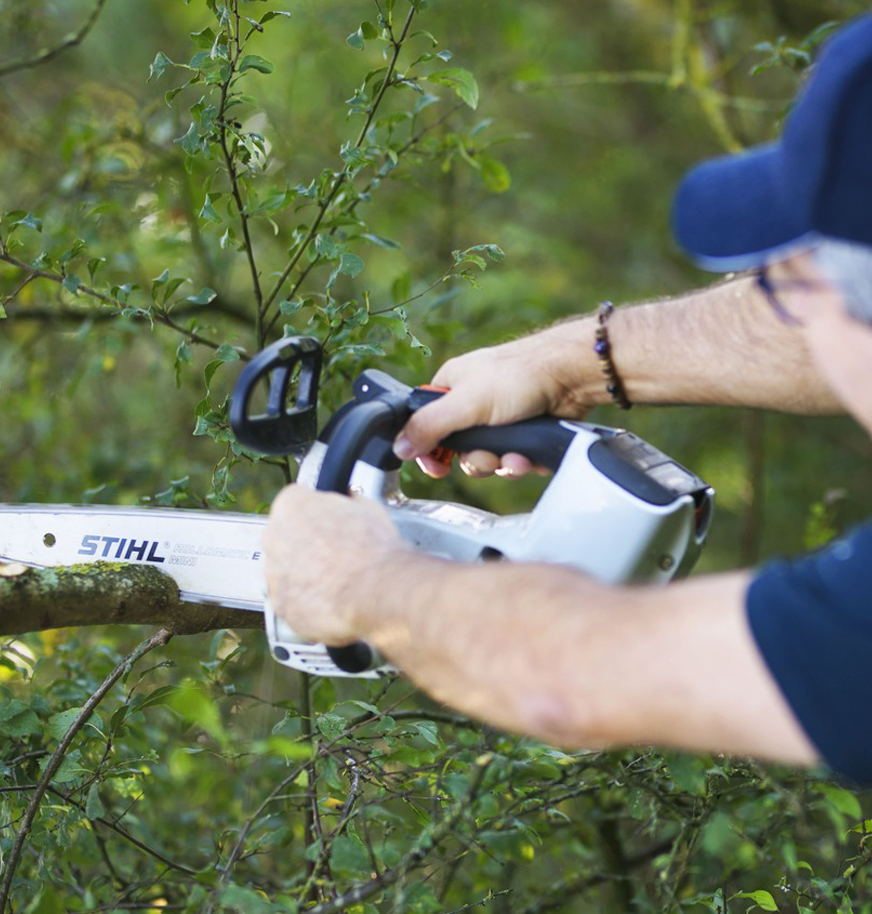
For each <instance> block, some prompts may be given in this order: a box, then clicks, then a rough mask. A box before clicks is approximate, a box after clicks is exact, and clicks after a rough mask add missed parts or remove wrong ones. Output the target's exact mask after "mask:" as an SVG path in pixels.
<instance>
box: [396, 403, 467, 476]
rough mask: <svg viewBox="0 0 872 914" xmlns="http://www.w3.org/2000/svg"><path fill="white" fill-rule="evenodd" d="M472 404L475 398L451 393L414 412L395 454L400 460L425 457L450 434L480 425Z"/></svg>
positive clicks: (401, 433) (398, 440)
mask: <svg viewBox="0 0 872 914" xmlns="http://www.w3.org/2000/svg"><path fill="white" fill-rule="evenodd" d="M473 403H474V399H473V398H470V397H468V396H464V395H462V394H459V393H455V392H454V391H451V390H449V391H448V392H447V393H445V394H444V395H443V396H441V397H439V399H438V400H434V401H433V402H432V403H428V404H427V405H426V406H422V407H421V408H420V409H418V410H415V412H414V413H412V416H411V418H410V419H409V421H408V422H407V423H406V425H405V428H403V430H402V431H401V432H400V434H399V435H398V436H397V439H396V441H395V442H394V453H395V454H396V455H397V457H399V458H400V459H401V460H411V459H412V458H415V457H423V456H425V455H426V454H429V453H430V451H432V450H433V449H434V448H435V447H436V446H437V445H438V444H439V442H440V441H441V440H442V439H443V438H445V437H447V436H448V435H450V434H451V432H455V431H457V430H458V429H463V428H469V427H470V426H472V425H477V424H479V419H478V416H477V415H476V408H475V407H474V405H473Z"/></svg>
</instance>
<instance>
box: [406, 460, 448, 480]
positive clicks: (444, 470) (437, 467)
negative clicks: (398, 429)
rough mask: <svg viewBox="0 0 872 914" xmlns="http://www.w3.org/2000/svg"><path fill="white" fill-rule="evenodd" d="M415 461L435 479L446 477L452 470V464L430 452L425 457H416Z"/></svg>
mask: <svg viewBox="0 0 872 914" xmlns="http://www.w3.org/2000/svg"><path fill="white" fill-rule="evenodd" d="M415 463H417V464H418V466H419V467H420V468H421V469H422V470H423V471H424V472H425V473H426V474H427V475H428V476H430V477H432V478H433V479H444V478H445V477H446V476H447V475H448V474H449V473H450V472H451V464H448V463H443V462H442V461H441V460H436V459H435V458H433V457H430V456H429V455H428V454H425V455H424V456H423V457H416V458H415Z"/></svg>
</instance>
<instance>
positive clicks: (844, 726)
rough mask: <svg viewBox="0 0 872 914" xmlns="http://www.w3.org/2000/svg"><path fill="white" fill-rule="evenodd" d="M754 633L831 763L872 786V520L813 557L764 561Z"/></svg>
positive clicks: (754, 599) (753, 603)
mask: <svg viewBox="0 0 872 914" xmlns="http://www.w3.org/2000/svg"><path fill="white" fill-rule="evenodd" d="M747 613H748V621H749V623H750V626H751V631H752V633H753V635H754V638H755V640H756V642H757V646H758V647H759V649H760V652H761V653H762V655H763V659H764V660H765V662H766V663H767V665H768V667H769V670H770V672H771V673H772V675H773V677H774V678H775V681H776V682H777V683H778V686H779V687H780V689H781V691H782V692H783V694H784V696H785V697H786V699H787V701H788V702H789V704H790V706H791V707H792V709H793V711H794V713H795V715H796V717H797V719H798V720H799V723H800V724H801V726H802V727H803V728H804V729H805V732H806V733H807V735H808V737H809V739H810V740H811V741H812V743H813V744H814V745H815V746H816V747H817V749H818V752H820V754H821V756H822V757H823V759H824V761H825V762H826V763H827V764H828V765H829V767H830V768H831V769H832V770H833V771H835V772H836V773H838V774H842V775H845V776H847V777H848V778H850V779H851V780H853V781H856V782H857V783H860V784H872V523H867V524H865V525H863V526H861V527H858V528H856V529H855V530H853V531H852V532H851V533H850V534H848V535H847V536H845V537H843V538H841V539H838V540H836V541H834V542H833V543H832V544H831V545H829V546H828V547H826V548H825V549H822V550H820V551H819V552H816V553H813V554H812V555H809V556H805V557H803V558H800V559H795V560H791V561H776V562H773V563H771V564H769V565H767V566H765V567H764V568H763V569H762V570H761V571H760V572H759V573H758V574H757V576H756V577H755V578H754V580H753V581H752V583H751V586H750V588H749V590H748V596H747Z"/></svg>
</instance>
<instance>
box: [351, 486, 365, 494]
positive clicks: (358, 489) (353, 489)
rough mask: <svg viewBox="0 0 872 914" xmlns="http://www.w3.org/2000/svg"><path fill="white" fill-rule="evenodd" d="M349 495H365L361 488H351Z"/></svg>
mask: <svg viewBox="0 0 872 914" xmlns="http://www.w3.org/2000/svg"><path fill="white" fill-rule="evenodd" d="M348 493H349V495H363V489H362V488H361V487H360V486H349V487H348Z"/></svg>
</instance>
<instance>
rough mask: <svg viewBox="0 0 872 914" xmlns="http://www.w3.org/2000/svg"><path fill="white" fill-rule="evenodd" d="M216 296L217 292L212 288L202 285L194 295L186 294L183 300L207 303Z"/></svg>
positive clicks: (199, 303) (197, 303)
mask: <svg viewBox="0 0 872 914" xmlns="http://www.w3.org/2000/svg"><path fill="white" fill-rule="evenodd" d="M217 297H218V293H217V292H216V291H215V290H214V289H210V288H209V287H208V286H204V287H203V288H202V289H200V291H199V292H198V293H197V294H196V295H188V296H187V297H186V298H185V301H186V302H190V303H191V304H192V305H208V304H209V303H210V302H213V301H215V299H216V298H217Z"/></svg>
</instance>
